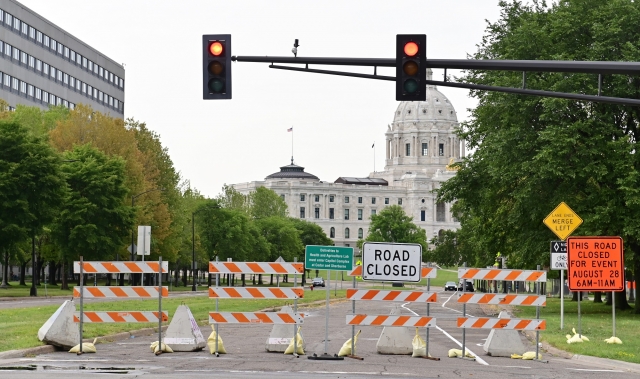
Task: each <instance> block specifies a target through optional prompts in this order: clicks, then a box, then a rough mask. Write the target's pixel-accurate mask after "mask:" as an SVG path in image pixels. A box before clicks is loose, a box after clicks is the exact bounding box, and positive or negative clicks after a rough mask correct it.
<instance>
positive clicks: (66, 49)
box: [64, 46, 69, 58]
mask: <svg viewBox="0 0 640 379" xmlns="http://www.w3.org/2000/svg"><path fill="white" fill-rule="evenodd" d="M64 57H65V58H69V48H68V47H66V46H65V47H64Z"/></svg>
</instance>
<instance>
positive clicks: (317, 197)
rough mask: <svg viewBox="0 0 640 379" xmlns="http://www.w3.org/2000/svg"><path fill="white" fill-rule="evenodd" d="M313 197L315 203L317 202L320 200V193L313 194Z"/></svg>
mask: <svg viewBox="0 0 640 379" xmlns="http://www.w3.org/2000/svg"><path fill="white" fill-rule="evenodd" d="M313 199H314V200H315V202H316V203H317V202H319V201H320V195H315V196H314V197H313Z"/></svg>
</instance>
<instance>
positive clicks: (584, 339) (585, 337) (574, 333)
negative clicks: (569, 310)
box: [571, 328, 589, 342]
mask: <svg viewBox="0 0 640 379" xmlns="http://www.w3.org/2000/svg"><path fill="white" fill-rule="evenodd" d="M571 331H573V335H574V337H575V336H577V335H578V333H576V328H572V329H571ZM577 338H580V339H582V340H583V341H586V342H589V338H587V336H585V335H584V334H582V335H581V336H579V337H577Z"/></svg>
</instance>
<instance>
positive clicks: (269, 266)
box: [209, 262, 304, 275]
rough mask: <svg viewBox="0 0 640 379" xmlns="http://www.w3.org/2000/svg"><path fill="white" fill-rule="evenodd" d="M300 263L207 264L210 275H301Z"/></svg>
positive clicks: (301, 266) (301, 265)
mask: <svg viewBox="0 0 640 379" xmlns="http://www.w3.org/2000/svg"><path fill="white" fill-rule="evenodd" d="M303 271H304V269H303V264H302V263H287V262H209V273H210V274H281V275H282V274H302V272H303Z"/></svg>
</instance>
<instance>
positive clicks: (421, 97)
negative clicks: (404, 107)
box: [396, 34, 427, 101]
mask: <svg viewBox="0 0 640 379" xmlns="http://www.w3.org/2000/svg"><path fill="white" fill-rule="evenodd" d="M426 49H427V36H426V35H425V34H398V35H397V36H396V100H398V101H425V100H426V96H427V95H426V83H425V80H426V70H427V67H426V61H427V54H426Z"/></svg>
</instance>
